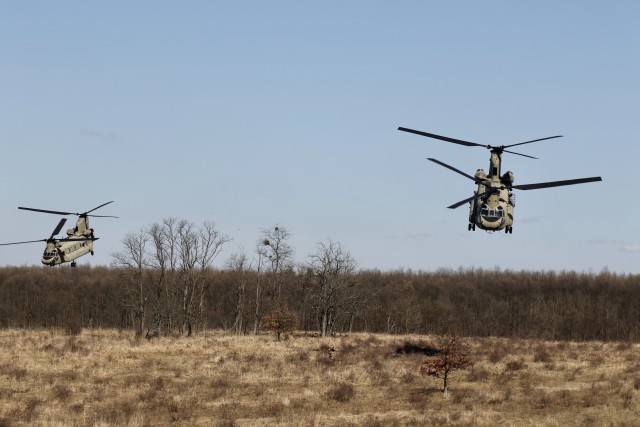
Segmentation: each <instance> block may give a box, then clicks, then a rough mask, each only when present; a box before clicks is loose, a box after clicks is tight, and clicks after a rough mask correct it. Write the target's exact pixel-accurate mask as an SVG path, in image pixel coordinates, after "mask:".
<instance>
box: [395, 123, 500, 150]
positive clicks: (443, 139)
mask: <svg viewBox="0 0 640 427" xmlns="http://www.w3.org/2000/svg"><path fill="white" fill-rule="evenodd" d="M398 130H401V131H403V132H409V133H415V134H416V135H422V136H426V137H428V138H433V139H439V140H441V141H447V142H452V143H454V144H460V145H466V146H467V147H487V146H486V145H482V144H476V143H475V142H469V141H463V140H461V139H455V138H449V137H448V136H441V135H436V134H434V133H428V132H422V131H421V130H414V129H408V128H403V127H399V128H398Z"/></svg>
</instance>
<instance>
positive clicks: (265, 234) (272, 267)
mask: <svg viewBox="0 0 640 427" xmlns="http://www.w3.org/2000/svg"><path fill="white" fill-rule="evenodd" d="M290 237H291V233H290V232H289V231H288V230H287V229H286V228H285V227H282V226H281V225H275V226H274V227H273V228H271V229H264V230H262V234H261V242H262V246H261V249H262V254H263V256H264V258H265V260H268V262H267V263H266V264H267V269H266V272H267V274H268V276H269V282H270V286H271V289H270V294H271V297H272V299H275V300H276V301H280V298H281V295H282V282H283V280H282V275H283V274H284V273H285V272H287V271H291V270H292V269H293V260H292V258H293V252H294V251H293V248H292V247H291V245H290V244H289V242H288V240H289V238H290Z"/></svg>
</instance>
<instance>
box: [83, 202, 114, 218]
mask: <svg viewBox="0 0 640 427" xmlns="http://www.w3.org/2000/svg"><path fill="white" fill-rule="evenodd" d="M109 203H113V200H112V201H110V202H107V203H103V204H101V205H100V206H98V207H97V208H93V209H91V210H90V211H86V212H85V213H84V214H83V215H86V214H88V213H91V212H93V211H95V210H97V209H100V208H101V207H103V206H107V205H108V204H109ZM92 216H95V215H92Z"/></svg>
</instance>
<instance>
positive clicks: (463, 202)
mask: <svg viewBox="0 0 640 427" xmlns="http://www.w3.org/2000/svg"><path fill="white" fill-rule="evenodd" d="M496 191H498V190H497V189H491V190H489V191H485V192H484V193H480V194H474V195H473V196H471V197H469V198H466V199H464V200H460V201H459V202H458V203H454V204H453V205H451V206H447V208H449V209H455V208H459V207H460V206H462V205H464V204H465V203H467V202H470V201H472V200H475V199H480V198H481V197H484V196H490V195H491V194H495V193H496Z"/></svg>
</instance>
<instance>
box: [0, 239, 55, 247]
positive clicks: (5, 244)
mask: <svg viewBox="0 0 640 427" xmlns="http://www.w3.org/2000/svg"><path fill="white" fill-rule="evenodd" d="M46 241H47V239H40V240H27V241H26V242H13V243H0V246H8V245H22V244H23V243H37V242H46Z"/></svg>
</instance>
